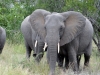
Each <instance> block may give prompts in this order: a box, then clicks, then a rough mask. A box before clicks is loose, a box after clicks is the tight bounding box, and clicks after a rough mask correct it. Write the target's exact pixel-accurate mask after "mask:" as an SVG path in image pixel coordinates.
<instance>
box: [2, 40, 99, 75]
mask: <svg viewBox="0 0 100 75" xmlns="http://www.w3.org/2000/svg"><path fill="white" fill-rule="evenodd" d="M83 61H84V59H83V57H82V60H81V69H82V68H83ZM48 71H49V67H48V64H47V61H46V54H45V55H44V57H43V59H42V61H41V62H40V64H38V63H36V62H35V60H34V58H33V57H32V56H31V58H30V61H28V60H26V58H25V47H24V44H10V43H8V41H7V42H6V44H5V47H4V50H3V53H2V54H1V55H0V75H48ZM56 74H57V75H62V74H63V75H64V74H65V75H66V74H67V75H73V71H72V70H70V69H69V70H67V71H66V73H64V72H63V71H62V70H60V69H59V68H58V67H56ZM99 74H100V54H98V52H97V50H93V53H92V57H91V60H90V67H89V68H86V70H83V69H82V71H81V73H80V75H99Z"/></svg>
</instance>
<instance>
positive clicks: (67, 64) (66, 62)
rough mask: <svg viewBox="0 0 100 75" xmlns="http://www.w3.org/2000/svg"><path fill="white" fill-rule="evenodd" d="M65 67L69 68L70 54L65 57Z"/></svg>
mask: <svg viewBox="0 0 100 75" xmlns="http://www.w3.org/2000/svg"><path fill="white" fill-rule="evenodd" d="M65 68H66V69H68V68H69V58H68V55H67V56H66V57H65Z"/></svg>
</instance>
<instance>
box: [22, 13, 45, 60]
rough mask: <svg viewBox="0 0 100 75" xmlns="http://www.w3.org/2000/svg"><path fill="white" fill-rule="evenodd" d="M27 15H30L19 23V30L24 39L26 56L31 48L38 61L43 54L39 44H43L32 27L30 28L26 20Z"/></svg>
mask: <svg viewBox="0 0 100 75" xmlns="http://www.w3.org/2000/svg"><path fill="white" fill-rule="evenodd" d="M29 17H30V15H29V16H27V17H26V18H25V19H24V20H23V22H22V23H21V32H22V34H23V37H24V40H25V47H26V57H27V59H29V58H30V55H31V51H32V50H33V51H34V54H33V56H34V57H35V58H36V61H37V62H39V61H40V60H41V58H42V56H43V48H40V45H41V47H42V46H44V43H43V42H42V41H41V39H40V37H38V35H37V33H36V32H35V31H34V29H32V27H31V25H30V22H29V21H28V20H29ZM41 52H42V53H41Z"/></svg>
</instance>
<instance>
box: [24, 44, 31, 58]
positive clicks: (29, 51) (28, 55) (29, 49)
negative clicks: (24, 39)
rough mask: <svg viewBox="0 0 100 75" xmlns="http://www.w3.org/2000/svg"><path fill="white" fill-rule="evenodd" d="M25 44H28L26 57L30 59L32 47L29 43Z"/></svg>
mask: <svg viewBox="0 0 100 75" xmlns="http://www.w3.org/2000/svg"><path fill="white" fill-rule="evenodd" d="M25 45H26V58H27V59H29V58H30V55H31V51H32V49H31V47H30V46H29V45H28V44H27V43H25Z"/></svg>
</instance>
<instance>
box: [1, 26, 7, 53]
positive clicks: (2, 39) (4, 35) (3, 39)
mask: <svg viewBox="0 0 100 75" xmlns="http://www.w3.org/2000/svg"><path fill="white" fill-rule="evenodd" d="M5 41H6V31H5V29H4V28H2V27H1V26H0V54H1V53H2V50H3V48H4V45H5Z"/></svg>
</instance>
